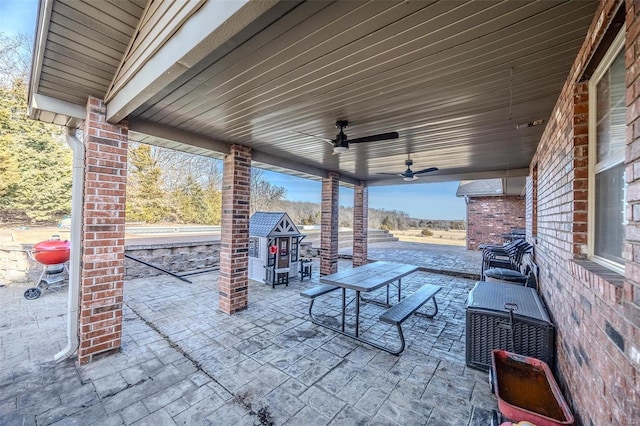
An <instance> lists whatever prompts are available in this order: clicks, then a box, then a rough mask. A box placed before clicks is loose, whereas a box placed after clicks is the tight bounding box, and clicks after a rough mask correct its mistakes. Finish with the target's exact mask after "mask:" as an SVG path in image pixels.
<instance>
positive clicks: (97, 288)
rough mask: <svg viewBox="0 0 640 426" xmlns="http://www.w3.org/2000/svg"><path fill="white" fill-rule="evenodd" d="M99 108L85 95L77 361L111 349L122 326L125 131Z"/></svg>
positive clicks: (118, 339) (86, 359)
mask: <svg viewBox="0 0 640 426" xmlns="http://www.w3.org/2000/svg"><path fill="white" fill-rule="evenodd" d="M105 111H106V108H105V106H104V104H103V102H102V101H101V100H99V99H95V98H90V99H89V100H88V103H87V112H88V113H87V121H86V122H85V128H84V131H85V137H84V139H85V164H86V168H85V180H84V191H83V192H84V194H85V197H84V218H83V222H84V227H83V235H82V239H83V254H82V259H83V268H82V275H81V279H80V281H81V288H80V292H81V295H80V301H81V302H80V330H81V333H80V342H79V350H78V360H79V362H80V363H85V362H89V361H91V359H92V356H93V355H94V354H98V353H100V352H103V351H110V350H113V349H114V348H116V349H117V347H119V345H120V334H121V331H122V305H121V300H119V298H120V297H121V295H122V287H123V277H124V256H123V254H124V216H125V214H124V209H125V202H126V191H125V188H126V186H125V185H126V169H127V144H128V130H127V128H126V127H122V126H116V125H112V124H110V123H107V122H106V120H105V117H104V114H105ZM114 330H115V331H114ZM106 340H109V342H108V343H105V342H106ZM87 354H91V356H88V355H87Z"/></svg>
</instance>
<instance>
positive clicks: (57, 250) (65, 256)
mask: <svg viewBox="0 0 640 426" xmlns="http://www.w3.org/2000/svg"><path fill="white" fill-rule="evenodd" d="M70 249H71V244H70V243H69V241H66V240H65V241H60V240H49V241H42V242H39V243H38V244H36V245H34V246H33V249H32V250H31V254H32V256H33V258H34V259H35V260H36V262H38V263H41V264H43V265H57V264H60V263H65V262H68V261H69V252H70Z"/></svg>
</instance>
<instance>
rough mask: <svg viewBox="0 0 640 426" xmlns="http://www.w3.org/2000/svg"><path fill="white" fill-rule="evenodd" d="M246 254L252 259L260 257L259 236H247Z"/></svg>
mask: <svg viewBox="0 0 640 426" xmlns="http://www.w3.org/2000/svg"><path fill="white" fill-rule="evenodd" d="M248 246H249V247H248V250H247V251H248V255H249V257H250V258H252V259H260V238H259V237H249V244H248Z"/></svg>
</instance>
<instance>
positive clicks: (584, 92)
mask: <svg viewBox="0 0 640 426" xmlns="http://www.w3.org/2000/svg"><path fill="white" fill-rule="evenodd" d="M572 184H573V220H572V221H571V226H572V234H573V254H574V255H575V256H576V258H586V256H587V202H588V201H587V198H588V194H587V189H588V186H589V185H588V184H589V83H587V82H583V83H577V84H576V85H575V86H574V88H573V182H572Z"/></svg>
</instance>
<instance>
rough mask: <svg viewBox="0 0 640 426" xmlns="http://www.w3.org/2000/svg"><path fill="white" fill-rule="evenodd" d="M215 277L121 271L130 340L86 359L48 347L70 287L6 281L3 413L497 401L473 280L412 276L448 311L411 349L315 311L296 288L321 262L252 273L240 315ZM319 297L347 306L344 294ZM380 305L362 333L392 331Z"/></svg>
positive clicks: (442, 408)
mask: <svg viewBox="0 0 640 426" xmlns="http://www.w3.org/2000/svg"><path fill="white" fill-rule="evenodd" d="M401 245H402V244H401V243H399V247H398V249H402V248H401ZM414 252H416V251H414ZM476 254H477V253H476ZM421 255H422V256H423V257H426V256H427V255H428V251H423V252H422V253H421ZM405 260H406V258H405ZM413 260H416V261H418V260H419V259H418V258H415V259H413ZM340 262H341V264H340V268H349V267H351V263H350V262H349V261H347V260H341V261H340ZM218 278H219V276H218V274H217V273H209V274H205V275H201V276H198V277H195V278H194V279H193V281H194V282H193V284H187V283H184V282H182V281H179V280H176V279H175V278H171V277H168V276H167V277H153V278H148V279H135V280H129V281H126V282H125V287H126V292H125V299H124V302H123V321H124V327H123V339H122V349H121V351H120V353H118V354H116V355H112V356H109V357H103V358H102V359H98V360H96V361H94V362H93V363H90V364H87V365H80V364H78V363H75V362H73V361H72V360H67V361H64V362H62V363H60V364H57V365H56V364H54V363H53V362H52V361H51V354H52V353H53V352H55V351H57V350H59V349H60V348H61V347H62V346H63V345H64V327H63V323H64V320H65V316H66V309H65V306H64V305H65V298H66V296H67V295H66V291H62V292H60V293H46V294H45V295H43V296H42V297H41V298H40V299H38V300H37V301H36V302H35V303H32V302H33V301H26V300H24V298H22V290H24V289H22V288H13V287H9V288H4V289H0V294H1V295H2V297H1V299H0V300H1V301H0V310H1V311H2V312H3V315H2V323H1V324H0V327H2V329H4V328H5V327H7V326H8V327H10V329H11V332H10V333H4V332H2V333H0V343H1V345H0V346H1V348H2V352H1V354H0V365H1V367H0V387H1V389H2V397H1V398H0V423H2V424H7V425H13V424H39V425H40V424H42V425H48V424H54V425H63V424H71V423H73V422H78V423H81V424H87V425H90V424H96V425H111V424H113V425H119V424H136V425H138V424H156V425H163V426H164V425H173V424H187V425H195V424H216V425H228V424H240V425H256V424H261V425H268V424H274V425H284V424H287V425H305V426H306V425H328V424H330V425H355V424H380V425H392V424H397V425H403V426H404V425H459V424H465V425H478V426H484V425H488V424H489V422H490V415H491V410H494V409H495V408H496V402H495V397H493V395H492V394H491V392H490V390H489V385H488V382H487V374H486V373H484V372H481V371H477V370H473V369H470V368H468V367H466V366H465V351H464V334H465V329H464V322H465V320H464V303H465V301H466V296H467V293H468V291H469V289H470V288H471V287H472V286H473V284H474V281H473V280H468V279H464V278H458V277H453V276H449V275H440V274H436V273H427V272H418V273H415V274H413V275H411V276H410V277H407V279H405V280H404V281H403V288H404V289H406V291H407V292H411V291H413V290H415V289H416V288H418V287H420V286H422V285H424V284H426V283H433V284H437V285H440V286H442V287H443V290H442V291H441V292H440V294H439V295H438V299H439V305H440V313H439V314H438V315H437V317H436V318H435V319H434V320H427V319H424V318H418V317H415V318H412V319H410V320H408V321H407V322H406V323H405V329H406V336H407V349H405V351H404V352H403V353H402V356H400V357H396V356H393V355H389V354H387V353H385V352H383V351H380V350H378V349H374V348H371V347H370V346H368V345H365V344H361V343H358V342H356V341H355V340H352V339H349V338H346V337H344V336H340V335H338V334H336V333H333V332H331V331H328V330H326V329H324V328H322V327H318V326H316V325H313V324H311V322H310V321H309V320H308V315H307V308H308V301H307V299H304V298H302V297H300V295H299V292H300V291H301V290H303V289H305V288H309V287H311V286H313V285H316V284H317V281H318V274H317V273H315V274H314V277H313V278H312V280H305V281H304V282H300V281H299V280H292V281H291V282H290V284H289V286H288V287H279V288H277V289H275V290H274V289H272V288H271V286H268V285H265V284H263V283H258V282H256V281H250V284H249V285H250V290H249V295H250V296H249V297H250V300H249V307H248V309H246V310H244V311H242V312H239V313H237V314H236V315H233V316H228V315H227V314H225V313H223V312H221V311H220V310H218V309H215V307H216V305H217V291H218V286H217V282H218ZM322 303H323V304H324V306H323V308H324V309H326V310H332V309H333V310H336V311H337V310H338V309H339V308H338V305H339V299H338V298H337V297H328V298H326V299H325V300H323V302H322ZM212 307H213V308H214V309H212ZM379 313H380V308H379V307H376V306H368V307H367V306H365V307H363V311H362V327H363V331H364V332H365V333H369V334H370V335H377V334H380V335H381V336H384V335H385V333H391V332H392V331H393V330H391V328H390V327H386V328H385V327H384V326H382V325H381V323H379V322H378V321H376V320H375V317H376V316H377V315H379ZM351 320H352V319H350V321H351Z"/></svg>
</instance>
